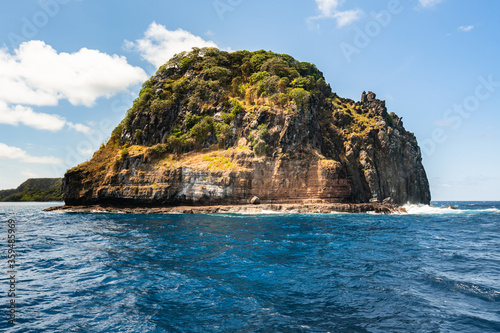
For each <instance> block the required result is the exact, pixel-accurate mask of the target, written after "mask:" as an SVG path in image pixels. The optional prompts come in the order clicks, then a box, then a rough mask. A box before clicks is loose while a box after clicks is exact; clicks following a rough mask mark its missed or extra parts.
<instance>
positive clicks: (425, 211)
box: [403, 204, 500, 215]
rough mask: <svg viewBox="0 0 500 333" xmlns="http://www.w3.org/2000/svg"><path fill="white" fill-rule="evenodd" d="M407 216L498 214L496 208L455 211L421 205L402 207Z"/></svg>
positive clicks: (449, 208)
mask: <svg viewBox="0 0 500 333" xmlns="http://www.w3.org/2000/svg"><path fill="white" fill-rule="evenodd" d="M403 208H404V209H406V212H407V213H403V214H409V215H445V214H455V215H458V214H471V213H499V212H500V210H499V209H497V208H487V209H455V208H451V207H449V206H448V207H436V206H432V205H422V204H406V205H404V206H403Z"/></svg>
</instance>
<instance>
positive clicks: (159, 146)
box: [62, 48, 430, 212]
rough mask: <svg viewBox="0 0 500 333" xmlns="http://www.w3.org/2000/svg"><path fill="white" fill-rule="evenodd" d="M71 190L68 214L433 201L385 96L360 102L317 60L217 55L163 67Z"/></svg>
mask: <svg viewBox="0 0 500 333" xmlns="http://www.w3.org/2000/svg"><path fill="white" fill-rule="evenodd" d="M62 191H63V198H64V201H65V203H66V208H63V209H71V208H77V207H80V208H81V207H84V206H87V207H91V206H92V207H136V208H138V207H151V208H150V209H153V207H156V208H157V209H158V208H159V207H163V208H165V207H170V208H168V209H170V210H171V209H172V207H179V206H190V207H193V206H195V207H213V206H220V205H222V206H231V205H233V206H235V205H248V204H254V205H257V204H260V205H281V206H280V207H288V206H287V205H295V207H300V205H302V206H303V207H306V206H305V205H330V206H328V207H335V205H337V207H341V206H340V205H346V206H343V207H365V208H360V209H355V208H352V209H350V210H351V211H356V210H365V209H366V210H371V209H369V207H389V209H392V208H390V207H398V205H402V204H405V203H424V204H428V203H429V202H430V191H429V183H428V180H427V176H426V173H425V170H424V168H423V165H422V158H421V153H420V148H419V146H418V144H417V140H416V138H415V136H414V134H413V133H411V132H408V131H407V130H406V129H405V128H404V127H403V122H402V120H401V118H399V117H398V116H397V115H396V114H394V113H393V112H391V113H388V112H387V109H386V105H385V101H381V100H378V99H377V98H376V95H375V94H374V93H373V92H368V93H366V92H363V93H362V95H361V100H360V101H358V102H356V101H353V100H350V99H346V98H342V97H339V96H338V95H337V94H335V93H334V92H332V89H331V87H330V85H329V84H327V83H326V82H325V79H324V77H323V74H322V72H320V71H319V70H318V69H317V68H316V66H315V65H313V64H310V63H307V62H299V61H297V60H295V59H294V58H293V57H291V56H289V55H286V54H276V53H273V52H268V51H255V52H249V51H237V52H232V53H229V52H225V51H220V50H218V49H215V48H203V49H198V48H194V49H193V50H192V51H191V52H189V53H186V52H183V53H180V54H178V55H176V56H174V57H173V58H172V59H170V60H169V61H168V62H167V63H166V64H165V65H163V66H162V67H160V68H159V69H158V71H157V73H156V75H154V76H153V77H151V78H150V79H149V80H148V81H146V82H145V83H144V84H143V87H142V89H141V91H140V93H139V97H138V98H137V99H136V100H135V101H134V103H133V106H132V107H131V108H130V109H129V110H128V111H127V114H126V116H125V119H123V121H122V122H121V123H120V124H119V125H118V126H117V127H116V128H115V129H114V130H113V132H112V134H111V138H110V140H109V141H108V142H107V143H106V144H105V145H103V146H102V147H101V148H100V149H99V150H98V151H96V152H95V153H94V155H93V157H92V159H90V160H89V161H87V162H84V163H82V164H80V165H78V166H76V167H74V168H72V169H70V170H68V171H67V172H66V174H65V176H64V180H63V186H62ZM276 207H278V206H275V208H276ZM316 207H319V206H316ZM367 207H368V208H367ZM123 209H125V208H123ZM165 209H166V208H165ZM165 209H164V210H165ZM168 209H167V210H168ZM284 209H285V210H286V208H284ZM318 209H319V208H318ZM328 209H329V208H325V211H326V210H328ZM339 209H340V210H342V209H341V208H339ZM373 209H374V210H376V208H373ZM194 210H195V211H196V209H194ZM348 210H349V209H348ZM201 211H202V212H204V211H206V209H201Z"/></svg>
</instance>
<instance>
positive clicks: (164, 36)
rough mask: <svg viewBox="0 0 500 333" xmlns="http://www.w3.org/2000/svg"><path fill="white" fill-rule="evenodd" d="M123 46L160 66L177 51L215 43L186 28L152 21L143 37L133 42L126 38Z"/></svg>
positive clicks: (215, 45)
mask: <svg viewBox="0 0 500 333" xmlns="http://www.w3.org/2000/svg"><path fill="white" fill-rule="evenodd" d="M125 46H126V47H127V48H129V49H132V50H135V51H137V52H139V53H140V55H141V56H142V58H143V59H144V60H146V61H148V62H149V63H151V64H153V65H154V66H156V67H160V66H161V65H163V64H165V63H166V62H167V61H168V60H170V58H172V56H174V55H175V54H177V53H180V52H182V51H191V49H192V48H193V47H217V44H215V43H214V42H212V41H206V40H204V39H203V38H201V37H199V36H195V35H193V34H192V33H190V32H188V31H186V30H182V29H177V30H174V31H173V30H167V28H165V26H163V25H161V24H157V23H156V22H153V23H151V25H150V26H149V27H148V30H146V32H145V33H144V38H142V39H138V40H136V41H135V42H130V41H127V40H126V41H125Z"/></svg>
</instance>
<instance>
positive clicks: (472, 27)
mask: <svg viewBox="0 0 500 333" xmlns="http://www.w3.org/2000/svg"><path fill="white" fill-rule="evenodd" d="M472 29H474V26H473V25H468V26H461V27H458V31H462V32H469V31H471V30H472Z"/></svg>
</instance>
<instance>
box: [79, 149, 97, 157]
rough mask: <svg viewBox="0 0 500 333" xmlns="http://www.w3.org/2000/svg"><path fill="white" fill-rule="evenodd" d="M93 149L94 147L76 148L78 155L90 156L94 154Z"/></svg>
mask: <svg viewBox="0 0 500 333" xmlns="http://www.w3.org/2000/svg"><path fill="white" fill-rule="evenodd" d="M94 152H95V150H94V149H91V148H79V149H78V153H79V154H80V155H85V156H90V155H92V154H94Z"/></svg>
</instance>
